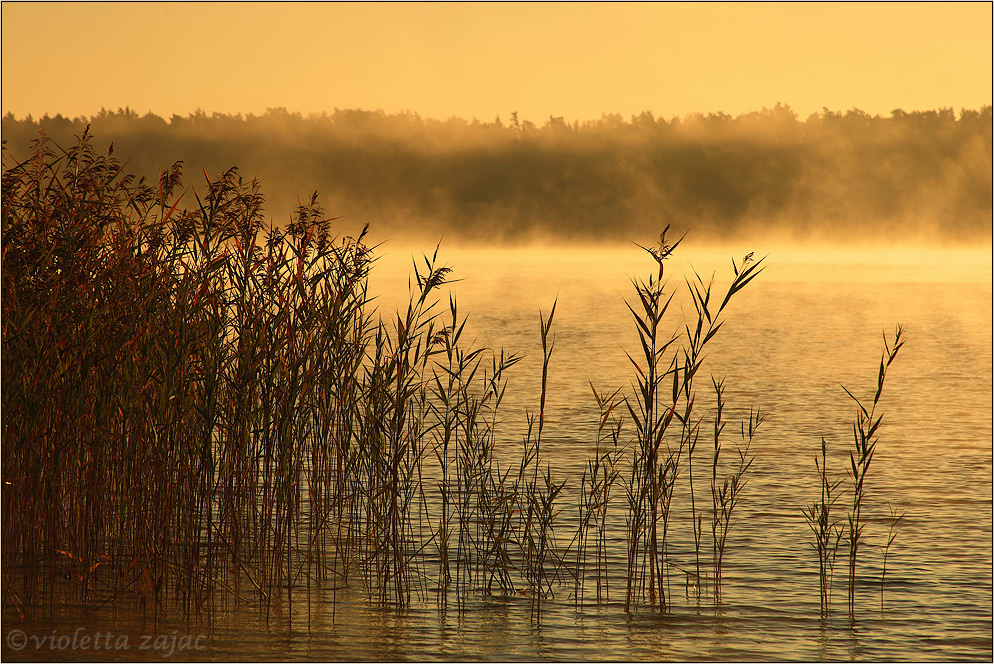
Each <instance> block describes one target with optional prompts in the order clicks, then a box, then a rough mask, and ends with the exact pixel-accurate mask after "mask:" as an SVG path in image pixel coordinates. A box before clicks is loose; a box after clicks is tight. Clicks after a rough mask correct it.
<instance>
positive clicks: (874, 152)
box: [2, 105, 992, 244]
mask: <svg viewBox="0 0 994 664" xmlns="http://www.w3.org/2000/svg"><path fill="white" fill-rule="evenodd" d="M87 124H89V125H90V127H91V129H90V131H91V133H92V134H93V135H94V136H95V138H96V144H97V145H102V146H104V148H107V147H109V146H110V145H111V144H112V145H113V150H114V155H115V156H117V157H119V158H121V159H122V160H124V161H126V162H127V167H128V170H129V171H130V172H136V173H139V174H143V175H146V176H148V177H150V178H153V179H154V178H157V176H158V174H159V173H160V172H167V171H168V170H169V169H170V167H171V166H172V164H173V163H174V162H176V161H182V162H184V166H185V170H186V174H187V177H186V178H185V179H186V181H188V182H191V181H192V182H196V181H197V180H198V179H201V180H200V181H201V182H203V180H202V178H204V177H205V176H209V177H211V178H213V177H214V176H215V175H216V174H218V173H220V172H222V171H224V170H227V169H228V168H230V167H232V166H238V167H239V169H240V172H241V173H243V174H244V175H245V176H246V177H258V178H259V179H260V180H261V181H262V183H263V185H264V189H265V191H266V192H267V203H266V212H267V214H268V216H269V217H270V218H271V219H272V220H274V221H275V222H277V223H281V222H282V221H286V220H289V219H290V216H291V212H292V210H294V209H296V207H297V204H298V200H309V198H310V195H311V193H312V192H314V191H318V192H319V195H320V198H319V200H320V202H321V203H322V204H323V206H324V208H325V210H326V211H327V212H328V214H330V215H333V216H340V217H341V218H342V220H341V222H340V223H342V224H344V225H345V228H346V229H349V228H351V227H356V228H358V227H361V226H362V225H363V224H364V223H367V222H368V223H370V224H371V225H372V228H373V230H374V233H375V234H376V235H380V234H382V235H383V236H392V237H411V238H436V239H437V237H439V236H443V235H444V236H445V237H447V238H449V239H456V240H459V239H462V240H482V241H487V242H493V241H507V242H519V241H528V240H533V239H539V238H543V237H544V238H549V237H551V238H555V239H556V240H558V241H587V240H597V241H619V242H624V241H628V240H631V239H633V238H645V237H653V234H654V233H658V230H659V229H660V228H662V227H663V226H664V225H666V224H672V225H673V227H674V228H675V229H677V230H679V231H686V230H689V229H693V234H694V237H695V238H696V239H698V240H700V239H708V238H715V239H723V238H724V239H728V238H733V237H736V236H740V235H744V234H750V235H753V236H757V235H759V236H787V237H788V238H791V239H795V240H813V241H829V240H830V241H841V242H863V241H876V240H888V241H897V242H920V241H924V242H928V243H938V244H946V243H957V244H958V243H970V242H989V241H990V239H991V225H992V204H991V201H992V168H991V164H992V141H991V133H992V132H991V128H992V116H991V107H990V106H985V107H983V108H982V109H980V110H966V109H964V110H961V111H960V112H959V114H958V115H957V113H956V112H954V111H953V110H951V109H941V110H937V111H926V112H911V113H905V112H903V111H900V110H895V111H893V112H892V113H891V115H890V116H889V117H881V116H872V115H869V114H867V113H864V112H862V111H860V110H858V109H853V110H850V111H846V112H834V111H829V110H828V109H825V110H824V111H823V112H821V113H817V114H814V115H812V116H810V117H808V118H807V119H800V118H799V117H798V116H797V114H796V113H794V112H793V111H792V110H791V109H790V108H788V107H786V106H782V105H777V106H776V107H775V108H773V109H763V110H762V111H759V112H755V113H749V114H745V115H740V116H737V117H732V116H729V115H726V114H722V113H718V114H708V115H700V114H698V115H692V116H687V117H683V118H671V119H668V120H667V119H663V118H657V117H654V116H653V115H652V114H651V113H643V114H641V115H639V116H633V117H631V118H630V119H629V120H627V121H626V120H625V119H624V118H622V117H621V116H618V115H604V116H602V117H601V118H600V119H599V120H596V121H590V122H584V123H578V122H573V123H569V122H565V121H564V120H563V119H562V118H557V117H550V118H549V119H548V120H547V121H546V122H545V123H544V124H542V125H537V124H535V123H532V122H529V121H527V120H522V119H519V118H518V116H517V114H516V113H514V114H511V116H510V117H506V118H503V119H502V118H500V117H498V118H496V119H495V120H494V121H492V122H481V121H477V120H472V121H467V120H464V119H459V118H450V119H448V120H445V121H439V120H432V119H427V118H422V117H420V116H418V115H417V114H414V113H399V114H387V113H384V112H379V111H361V110H335V111H334V112H333V113H331V114H321V115H312V116H307V117H305V116H303V115H300V114H297V113H291V112H288V111H286V110H285V109H271V110H270V111H268V112H267V113H266V114H265V115H262V116H255V115H240V114H239V115H221V114H212V115H208V114H206V113H203V112H197V113H194V114H192V115H190V116H188V117H180V116H176V115H174V116H172V118H170V119H169V120H166V119H164V118H161V117H158V116H156V115H153V114H146V115H139V114H138V113H135V112H134V111H132V110H130V109H121V110H118V111H106V110H105V111H101V112H100V113H99V114H98V115H96V116H94V117H91V118H75V119H68V118H64V117H62V116H61V115H56V116H55V117H49V116H47V115H46V116H45V117H43V118H41V119H37V120H36V119H33V118H31V117H27V118H22V119H18V118H16V117H14V116H12V115H10V114H8V115H7V116H5V117H4V118H3V127H2V129H3V138H4V143H5V146H6V150H7V153H8V154H6V155H5V160H6V163H5V168H7V167H9V166H10V165H11V164H12V163H13V162H16V161H17V160H20V159H24V158H26V156H27V155H28V154H29V153H30V150H31V144H32V141H34V140H35V139H37V138H38V136H39V131H43V132H44V134H45V135H46V136H48V137H49V138H50V139H52V140H53V141H54V142H55V143H57V144H59V145H64V146H68V145H71V144H73V143H74V142H75V139H74V136H76V135H79V134H82V132H83V131H84V129H85V127H86V125H87ZM153 181H154V180H153Z"/></svg>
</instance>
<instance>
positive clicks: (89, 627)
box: [3, 245, 994, 661]
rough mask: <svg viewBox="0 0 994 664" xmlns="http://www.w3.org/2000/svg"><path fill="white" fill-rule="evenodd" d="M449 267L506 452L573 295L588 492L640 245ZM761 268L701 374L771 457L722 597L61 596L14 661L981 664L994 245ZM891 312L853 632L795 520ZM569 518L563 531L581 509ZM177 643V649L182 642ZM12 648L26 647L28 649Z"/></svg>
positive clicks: (748, 506) (547, 441)
mask: <svg viewBox="0 0 994 664" xmlns="http://www.w3.org/2000/svg"><path fill="white" fill-rule="evenodd" d="M680 249H681V251H680V252H679V253H678V254H677V256H676V257H674V258H673V259H672V260H671V264H670V265H669V266H668V267H669V268H671V281H670V286H671V288H672V289H675V290H676V291H678V292H679V291H680V289H682V288H683V275H685V274H688V266H689V265H691V264H692V265H693V266H694V267H695V268H696V269H697V270H698V272H700V273H702V274H706V275H710V274H711V272H712V271H715V273H716V289H717V290H718V291H720V292H722V293H723V292H724V291H723V289H724V288H725V287H726V286H727V284H728V281H729V278H730V275H731V265H730V257H731V256H732V255H733V252H732V251H727V250H707V251H701V252H697V253H695V252H694V251H693V250H692V249H684V247H683V246H681V248H680ZM753 249H756V250H757V251H759V253H760V254H762V253H764V252H763V248H762V247H743V248H742V249H741V250H737V251H735V252H734V255H735V257H736V261H738V260H740V259H741V257H742V254H744V253H746V252H747V251H751V250H753ZM380 251H381V253H384V254H385V255H384V257H383V258H382V259H381V264H380V265H379V266H378V267H377V268H376V270H375V271H374V276H373V284H372V285H373V289H374V290H375V291H376V292H378V293H379V294H380V295H381V298H380V306H381V308H382V309H383V310H389V309H390V308H391V307H393V306H396V304H397V303H399V302H402V301H404V300H403V297H404V293H405V290H406V284H407V274H408V268H409V266H410V251H408V250H406V249H404V248H400V247H390V246H389V245H387V246H385V247H383V248H382V249H381V250H380ZM440 257H441V258H442V259H443V262H444V263H445V264H448V265H451V266H452V267H454V269H455V271H454V273H453V275H452V276H453V277H454V278H458V279H461V280H462V281H460V282H459V283H457V284H455V285H454V292H455V293H456V294H457V295H458V299H459V308H460V311H461V312H463V313H466V314H469V316H470V318H469V324H468V325H467V331H466V333H465V336H467V337H470V338H476V339H477V340H478V343H480V344H482V345H487V346H491V347H499V346H503V347H504V348H506V349H508V350H511V351H515V352H519V353H521V354H522V355H523V356H524V359H523V360H522V361H521V362H520V363H519V364H518V365H516V366H515V367H514V368H513V369H512V371H511V373H510V375H509V385H508V388H507V393H506V398H505V402H504V405H503V407H502V416H501V420H502V422H501V425H500V429H499V432H498V438H499V440H500V441H503V442H502V443H501V444H502V445H503V446H506V450H511V452H507V451H505V452H504V453H506V454H512V455H513V453H516V451H517V449H518V448H520V439H521V432H522V430H523V426H524V422H525V413H526V411H532V412H535V411H537V410H538V400H539V384H540V382H539V376H540V359H541V345H540V339H539V310H540V309H542V310H544V311H545V312H546V314H547V313H548V311H549V309H550V308H551V306H552V303H553V301H554V300H557V298H558V300H557V305H556V316H555V322H554V326H553V333H554V335H555V351H554V353H553V356H552V362H551V366H550V376H549V403H548V406H547V419H546V430H545V432H544V434H543V441H544V442H543V457H544V458H545V459H546V460H548V461H549V462H550V464H551V465H552V467H553V469H554V470H555V471H556V474H557V477H559V478H561V479H562V478H567V477H569V478H571V479H570V481H571V482H572V483H574V484H575V482H576V481H577V480H578V478H579V476H580V473H581V472H582V470H583V467H584V463H585V461H586V459H587V457H588V455H589V454H590V453H591V452H592V449H593V438H594V432H595V431H596V422H597V416H598V411H597V407H596V404H595V402H594V400H593V398H592V396H591V392H590V387H589V385H588V380H589V381H592V382H593V384H594V385H595V386H596V387H597V389H598V390H599V391H604V390H606V391H613V390H615V389H617V388H623V389H624V390H625V391H626V392H627V393H630V392H631V381H632V380H633V378H634V370H633V368H632V366H631V364H630V362H629V360H628V358H627V357H626V355H625V349H626V348H627V349H629V350H630V351H631V352H632V353H633V355H634V352H635V349H636V348H637V336H636V334H635V329H634V325H633V324H632V323H631V315H630V314H629V312H628V311H627V308H626V306H625V303H624V302H625V299H628V300H630V301H632V299H633V297H634V291H633V288H632V285H631V281H630V279H631V277H635V276H639V277H641V276H648V274H649V273H650V272H651V271H652V270H653V269H654V264H653V262H652V260H651V259H649V258H648V257H647V256H646V255H645V254H643V253H641V252H640V250H638V249H637V248H635V247H632V248H631V249H628V248H622V249H599V250H597V249H584V250H580V249H556V250H541V251H539V250H532V249H529V250H518V251H514V250H486V251H483V250H469V249H458V248H455V249H451V250H446V249H445V248H444V247H443V250H442V251H441V252H440ZM765 263H766V264H767V265H768V268H767V269H766V271H764V272H763V273H762V274H761V275H760V276H759V277H758V278H757V279H756V280H755V281H753V282H752V283H751V284H750V285H749V286H747V288H746V289H745V290H744V291H742V292H741V293H740V294H739V295H737V296H736V297H735V299H734V300H733V301H732V304H731V305H730V306H729V309H728V315H727V323H726V324H725V326H724V327H723V328H722V330H721V332H719V334H718V336H717V337H716V338H715V340H714V342H713V345H712V346H711V349H710V351H709V355H708V360H707V363H706V367H705V371H706V372H708V373H710V374H713V375H714V376H715V377H717V378H724V379H725V385H726V393H725V394H726V399H727V406H726V411H725V413H726V418H727V419H728V421H729V428H728V432H729V434H728V439H729V441H734V439H735V438H737V433H736V432H737V431H738V421H739V420H740V419H741V418H742V417H744V416H745V415H747V414H748V412H749V409H750V408H751V407H760V408H762V410H763V411H766V412H768V413H769V419H768V420H767V421H766V422H765V423H764V424H763V426H762V427H761V428H760V429H759V432H758V434H757V436H756V438H755V440H754V442H753V446H752V452H753V453H755V455H756V458H755V462H754V464H753V466H752V468H751V469H750V470H749V473H748V475H747V477H748V480H749V483H748V485H747V486H746V488H745V489H744V493H743V495H742V499H741V503H740V505H739V506H738V507H737V510H736V519H735V522H734V523H733V525H732V528H731V531H730V534H729V536H728V549H727V552H726V560H725V572H724V575H725V576H724V586H723V591H722V602H721V604H720V605H718V606H716V605H715V604H714V603H713V602H712V601H711V600H710V599H709V598H704V599H698V598H697V597H696V596H695V595H694V593H693V592H692V591H688V590H687V589H686V588H685V578H684V577H683V576H682V575H681V574H680V573H678V572H675V573H674V574H673V575H672V576H671V578H670V588H669V589H670V595H671V607H670V611H669V612H668V613H667V614H665V615H659V614H654V613H652V612H651V611H649V610H645V611H640V612H638V613H635V614H628V613H626V612H625V610H624V602H623V600H624V586H623V581H622V582H620V583H619V584H618V585H617V586H616V587H612V588H611V597H610V601H608V602H604V603H602V604H601V605H599V606H584V607H581V608H577V607H576V605H575V602H574V598H573V597H572V595H571V590H572V586H571V585H568V586H566V587H564V588H562V589H560V590H557V592H556V596H555V598H552V599H548V600H546V601H544V602H543V605H542V611H541V613H540V615H538V616H536V615H534V614H533V613H532V611H531V606H532V604H531V601H530V599H529V598H526V597H523V596H517V595H515V596H510V597H483V596H480V597H474V598H471V599H470V600H469V601H468V602H467V603H466V604H465V605H462V606H459V605H457V604H456V603H454V602H450V603H449V604H448V605H447V606H441V605H440V604H439V603H438V602H437V601H436V600H435V598H434V595H432V596H430V597H426V598H424V599H423V600H420V601H416V602H415V603H414V605H413V606H412V607H410V608H409V609H406V610H404V611H397V610H392V609H384V608H382V607H379V606H377V605H376V604H375V603H374V602H371V601H369V600H368V599H367V598H366V595H365V593H363V592H362V591H361V590H359V589H352V590H347V591H341V592H339V593H338V594H337V595H336V597H335V602H334V604H332V602H330V601H327V599H325V600H322V596H321V595H320V594H315V595H314V596H312V598H311V602H310V605H309V606H308V605H307V604H306V603H305V602H300V601H298V602H297V603H296V604H294V606H293V607H292V610H291V608H290V607H286V606H284V607H282V608H281V610H280V611H278V612H277V613H276V614H275V615H274V616H272V617H270V619H269V620H266V619H265V618H264V616H262V615H260V613H259V612H258V611H256V610H251V609H247V608H241V609H238V610H237V611H236V610H232V611H230V612H224V611H223V609H222V610H221V612H220V613H219V614H218V615H217V616H216V620H215V621H214V622H213V623H212V624H208V623H207V622H201V623H199V624H197V623H190V622H186V621H184V620H182V619H180V618H178V617H176V616H171V617H168V618H166V619H164V620H162V621H161V622H160V623H159V625H158V627H157V628H156V629H155V631H154V634H155V635H156V636H157V637H160V638H159V641H158V642H157V641H156V640H155V637H149V638H148V639H144V638H143V636H144V635H149V634H153V630H152V626H151V625H149V624H146V623H142V622H141V621H140V620H137V619H136V618H134V614H133V613H129V612H128V611H127V610H122V609H120V608H118V609H116V610H115V608H114V607H112V606H107V607H104V608H102V609H97V610H92V609H91V610H86V611H84V610H83V609H80V608H74V607H69V608H67V609H66V610H65V612H64V614H63V615H60V616H59V617H57V618H55V619H54V620H52V621H50V622H46V623H45V624H32V623H26V624H20V623H18V622H17V621H15V620H13V619H11V618H10V616H9V615H8V614H7V613H5V619H4V625H3V627H4V643H3V656H4V659H8V658H27V659H50V658H54V659H74V660H79V659H92V660H102V659H151V660H162V659H164V658H166V657H172V658H179V659H213V660H230V659H281V660H282V659H314V660H356V659H376V660H407V659H414V660H424V659H457V660H468V659H473V660H475V659H500V660H505V659H524V660H535V659H566V660H756V659H765V660H770V659H773V660H826V659H831V660H834V659H860V660H862V659H884V660H915V661H919V660H953V659H974V660H976V659H980V660H988V661H989V660H990V659H991V656H992V565H994V563H992V502H991V493H992V421H991V415H992V378H991V373H992V371H991V368H992V359H991V349H992V339H991V327H992V326H991V313H992V303H991V290H992V289H991V251H990V247H986V248H982V249H980V250H934V251H916V250H898V249H895V250H888V251H883V252H881V251H874V250H870V249H866V250H849V251H841V250H839V251H829V250H818V251H815V250H810V251H805V250H789V249H781V250H774V251H771V252H770V255H769V257H768V258H767V259H766V261H765ZM442 297H443V304H445V302H444V293H443V295H442ZM688 306H689V301H688V300H687V299H686V298H682V297H681V296H680V295H678V296H677V297H676V298H675V299H674V303H673V305H672V307H671V313H670V315H669V321H670V322H669V326H668V327H667V329H670V330H672V331H673V332H674V333H679V332H680V331H681V328H680V325H681V322H682V313H681V312H682V309H684V308H686V307H688ZM899 323H900V324H903V325H904V327H905V330H906V336H907V343H906V345H905V346H904V348H903V349H902V351H901V353H900V355H899V357H898V359H897V360H896V361H895V363H894V364H893V365H892V366H891V368H890V372H889V374H888V378H887V384H886V387H885V390H884V396H883V399H882V408H883V412H884V423H883V427H882V429H881V431H880V441H879V443H878V445H877V451H876V455H875V457H874V461H873V465H872V466H871V470H870V474H869V478H868V480H867V494H868V497H867V499H866V504H865V507H864V514H865V516H866V518H867V523H868V525H867V529H866V532H865V534H864V538H865V544H864V548H863V549H862V550H861V555H860V566H859V578H858V584H857V597H856V608H855V612H854V616H855V617H854V620H850V618H849V616H848V613H847V611H846V606H845V602H846V597H845V588H844V581H845V576H846V563H845V560H844V556H843V555H842V554H840V560H839V564H838V567H837V570H836V582H837V583H836V588H835V592H834V600H833V613H832V615H831V616H830V617H829V618H822V617H821V615H820V609H819V594H818V577H817V557H816V554H815V552H814V551H813V550H812V549H811V546H810V544H809V542H810V541H811V534H810V531H809V530H808V527H807V525H806V523H805V521H804V518H803V516H802V514H801V511H800V507H801V506H802V505H805V504H808V503H810V502H811V501H813V500H816V499H817V498H818V491H819V479H818V476H817V474H816V472H815V467H814V457H815V455H816V454H817V453H818V452H819V449H820V441H821V437H822V436H825V438H826V440H827V441H828V444H829V446H830V448H831V450H832V452H831V454H832V455H833V456H832V459H831V460H830V463H831V467H832V471H833V472H834V473H835V475H836V476H837V477H843V476H844V473H845V463H847V462H848V458H847V449H848V448H847V446H848V445H849V444H850V438H851V435H852V434H851V427H852V424H851V423H852V418H853V416H854V413H855V410H854V404H853V403H852V401H851V400H850V399H849V397H848V396H846V394H845V392H844V391H843V389H842V387H841V386H842V385H845V386H846V387H847V388H849V389H850V390H851V391H852V392H853V393H854V394H855V395H857V396H859V397H860V398H863V397H865V398H866V399H867V400H871V399H872V396H873V390H874V388H875V385H876V371H877V365H878V362H879V361H880V354H881V351H882V349H883V338H882V334H883V333H885V332H886V333H887V334H888V335H891V334H892V332H893V330H894V328H895V326H896V325H897V324H899ZM705 388H708V389H705ZM698 392H699V397H698V398H699V399H700V400H701V402H702V403H703V404H706V405H707V407H708V408H710V407H711V405H712V403H713V394H712V392H711V390H710V385H709V381H707V380H704V381H701V382H699V383H698ZM733 434H734V435H733ZM708 445H710V441H708V440H704V441H702V443H700V445H699V450H702V449H703V450H705V451H704V452H701V451H698V455H700V457H699V459H700V462H701V467H704V466H706V464H707V461H708V459H709V456H707V455H708V454H709V452H708V451H707V448H708ZM697 462H698V459H697V458H695V463H697ZM569 486H572V485H568V487H569ZM683 491H685V485H684V484H680V483H678V486H677V495H676V496H675V498H674V507H673V512H672V516H671V526H670V528H671V531H670V534H669V542H670V552H669V553H670V559H671V561H672V562H673V564H674V565H677V566H679V568H681V569H689V568H690V567H692V565H693V559H694V552H693V540H692V535H691V526H690V524H691V519H690V515H689V514H690V513H689V511H688V508H687V504H686V500H685V499H684V498H681V495H680V494H681V492H683ZM702 491H706V490H702ZM616 493H617V495H618V504H617V506H616V508H615V509H616V510H617V513H618V515H619V516H618V518H620V519H623V518H624V517H623V513H624V507H625V505H624V496H623V489H622V488H621V487H620V485H619V486H618V488H617V489H616ZM699 495H701V496H706V495H707V494H706V493H701V494H699ZM564 504H566V505H568V504H570V501H568V500H565V501H564ZM891 506H893V507H894V508H896V509H897V510H899V511H904V512H906V517H905V518H904V519H903V521H902V522H901V523H900V524H899V526H898V528H897V531H896V532H897V538H896V540H895V541H894V544H893V545H892V547H891V548H890V550H889V555H888V558H887V571H886V584H885V586H884V593H883V595H881V585H880V572H881V564H882V559H883V556H882V551H881V548H880V545H882V544H883V543H884V542H885V541H886V535H887V527H886V525H885V520H886V517H887V515H888V514H889V509H890V508H891ZM843 512H844V508H840V514H842V513H843ZM562 518H563V519H564V523H565V522H566V521H568V518H569V515H565V514H564V515H563V516H562ZM619 531H620V533H622V534H623V532H624V523H623V521H622V522H621V526H620V528H619ZM708 534H709V533H708V532H707V529H706V531H705V535H706V536H707V535H708ZM609 547H611V551H613V552H615V553H616V554H617V556H618V560H617V562H618V564H619V565H622V566H623V564H624V542H623V541H621V540H620V539H618V538H615V539H613V540H612V541H611V542H609ZM708 552H709V549H708ZM882 601H883V607H881V602H882ZM18 630H19V631H18ZM81 630H82V631H81ZM98 633H99V634H103V635H105V638H106V639H107V641H108V644H107V647H105V648H102V649H100V648H96V647H92V645H91V647H88V648H80V647H78V639H79V638H80V637H81V636H86V635H90V636H94V635H96V634H98ZM12 634H14V637H13V640H12V637H11V635H12ZM74 635H75V637H76V638H77V645H76V646H71V645H67V646H66V647H60V641H59V639H60V638H62V637H73V636H74ZM111 635H113V636H114V639H111V638H110V636H111ZM163 636H165V637H170V638H173V641H172V642H171V643H172V647H171V648H170V641H169V638H166V639H165V640H162V638H161V637H163ZM22 637H24V638H23V639H22V641H18V639H21V638H22ZM47 637H51V638H50V640H48V641H44V638H47ZM121 637H125V638H124V639H123V640H122V639H121ZM183 637H186V639H187V640H186V641H182V639H183ZM198 637H199V641H197V640H195V639H197V638H198ZM32 638H33V639H34V641H31V639H32ZM111 642H112V643H113V644H114V647H111ZM19 643H22V644H26V645H24V647H23V649H18V648H17V646H18V644H19ZM61 643H63V644H68V643H69V642H68V641H66V640H63V641H62V642H61ZM88 643H90V644H93V643H95V641H90V642H88ZM143 644H144V645H145V646H146V647H144V648H142V647H141V646H142V645H143ZM117 646H122V647H117ZM157 646H158V647H157Z"/></svg>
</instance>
